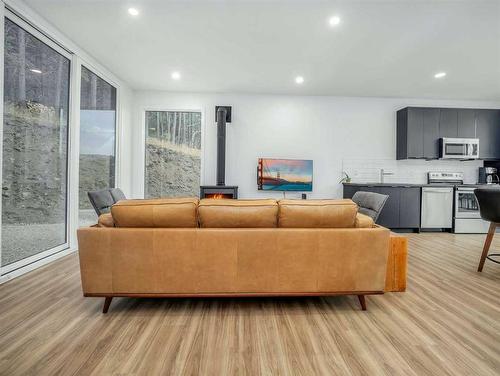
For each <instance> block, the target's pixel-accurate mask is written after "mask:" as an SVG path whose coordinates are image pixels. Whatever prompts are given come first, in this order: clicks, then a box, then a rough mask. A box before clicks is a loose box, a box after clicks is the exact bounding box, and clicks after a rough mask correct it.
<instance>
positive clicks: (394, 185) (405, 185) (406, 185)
mask: <svg viewBox="0 0 500 376" xmlns="http://www.w3.org/2000/svg"><path fill="white" fill-rule="evenodd" d="M343 184H344V185H348V186H351V187H391V188H420V187H454V186H455V185H457V184H411V183H343Z"/></svg>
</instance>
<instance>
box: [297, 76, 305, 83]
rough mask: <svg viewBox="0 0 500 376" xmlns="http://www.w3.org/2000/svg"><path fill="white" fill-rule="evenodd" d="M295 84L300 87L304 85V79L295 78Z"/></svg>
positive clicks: (300, 77)
mask: <svg viewBox="0 0 500 376" xmlns="http://www.w3.org/2000/svg"><path fill="white" fill-rule="evenodd" d="M295 83H296V84H298V85H302V84H303V83H304V77H302V76H297V77H295Z"/></svg>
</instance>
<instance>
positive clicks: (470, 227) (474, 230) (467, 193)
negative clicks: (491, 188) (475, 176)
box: [454, 184, 489, 234]
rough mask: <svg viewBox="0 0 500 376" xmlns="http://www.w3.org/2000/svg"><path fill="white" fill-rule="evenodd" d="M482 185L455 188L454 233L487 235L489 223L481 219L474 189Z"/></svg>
mask: <svg viewBox="0 0 500 376" xmlns="http://www.w3.org/2000/svg"><path fill="white" fill-rule="evenodd" d="M479 186H480V185H467V184H466V185H457V186H456V187H455V218H454V232H456V233H462V234H486V233H487V232H488V227H489V223H488V222H486V221H483V220H482V219H481V215H480V214H479V204H478V202H477V199H476V195H475V194H474V189H476V188H477V187H479Z"/></svg>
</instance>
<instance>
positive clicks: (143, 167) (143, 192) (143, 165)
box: [139, 106, 205, 198]
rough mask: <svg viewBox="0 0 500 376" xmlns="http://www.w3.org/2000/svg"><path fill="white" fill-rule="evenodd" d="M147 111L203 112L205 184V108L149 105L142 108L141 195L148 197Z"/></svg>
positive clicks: (202, 170)
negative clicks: (175, 107) (167, 107)
mask: <svg viewBox="0 0 500 376" xmlns="http://www.w3.org/2000/svg"><path fill="white" fill-rule="evenodd" d="M146 112H198V113H200V114H201V149H200V186H201V185H203V181H204V180H205V179H204V177H205V155H204V153H205V111H204V110H203V109H196V108H189V109H171V108H170V109H165V107H162V106H160V107H155V106H149V107H144V108H142V109H141V140H142V142H141V146H140V147H141V156H142V163H141V166H140V168H141V170H140V171H139V176H142V179H140V187H139V189H140V192H139V193H140V195H141V197H142V198H145V197H146V137H147V134H146Z"/></svg>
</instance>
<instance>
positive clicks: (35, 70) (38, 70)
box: [30, 69, 42, 74]
mask: <svg viewBox="0 0 500 376" xmlns="http://www.w3.org/2000/svg"><path fill="white" fill-rule="evenodd" d="M30 71H32V72H33V73H38V74H40V73H42V71H41V70H40V69H30Z"/></svg>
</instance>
